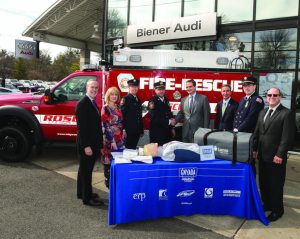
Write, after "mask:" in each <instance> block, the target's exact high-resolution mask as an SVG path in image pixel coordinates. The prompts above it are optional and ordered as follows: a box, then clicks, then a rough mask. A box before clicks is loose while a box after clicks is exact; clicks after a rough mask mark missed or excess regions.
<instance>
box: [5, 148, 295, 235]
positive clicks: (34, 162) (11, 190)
mask: <svg viewBox="0 0 300 239" xmlns="http://www.w3.org/2000/svg"><path fill="white" fill-rule="evenodd" d="M289 160H290V161H289V164H288V173H287V181H286V187H285V195H284V203H285V211H286V213H285V215H284V216H283V218H282V219H280V220H278V221H277V222H275V223H271V224H270V225H269V226H268V227H265V226H264V225H263V224H261V222H259V221H256V220H245V219H243V218H236V217H231V216H209V215H194V216H191V217H176V218H167V219H159V220H151V221H142V222H136V223H130V224H125V225H118V226H116V227H109V226H108V224H107V212H108V207H107V204H108V201H107V197H108V191H107V189H106V188H105V186H104V183H103V180H104V179H103V173H102V166H101V165H100V164H99V162H98V163H97V164H96V166H95V171H94V175H93V186H94V190H95V191H96V192H97V193H98V194H99V195H100V197H101V198H104V200H105V202H106V206H104V207H99V208H94V207H89V206H84V205H83V204H82V202H81V201H80V200H78V199H77V198H76V180H75V179H76V176H77V169H78V161H77V156H76V149H75V147H74V145H73V144H52V145H51V144H48V145H47V146H46V147H45V150H44V152H43V154H42V155H40V156H37V155H34V154H33V155H32V156H31V157H30V160H29V161H28V162H24V163H14V164H12V163H10V164H8V163H4V162H1V161H0V174H1V176H0V192H1V193H0V222H1V223H0V231H1V236H0V238H40V237H43V238H83V237H86V238H243V239H245V238H251V239H253V238H296V237H297V238H298V235H299V229H300V225H299V221H300V211H299V210H300V195H299V192H300V190H299V189H300V185H299V182H300V157H299V156H291V157H290V159H289ZM124 203H126V202H124Z"/></svg>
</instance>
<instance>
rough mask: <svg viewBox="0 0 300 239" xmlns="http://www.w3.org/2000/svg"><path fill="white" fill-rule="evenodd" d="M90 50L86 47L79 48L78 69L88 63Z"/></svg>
mask: <svg viewBox="0 0 300 239" xmlns="http://www.w3.org/2000/svg"><path fill="white" fill-rule="evenodd" d="M90 58H91V52H90V50H88V49H81V50H80V69H81V68H82V66H84V65H87V64H90Z"/></svg>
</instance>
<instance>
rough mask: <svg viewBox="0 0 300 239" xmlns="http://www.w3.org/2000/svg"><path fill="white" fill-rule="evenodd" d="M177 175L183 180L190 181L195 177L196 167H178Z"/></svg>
mask: <svg viewBox="0 0 300 239" xmlns="http://www.w3.org/2000/svg"><path fill="white" fill-rule="evenodd" d="M179 177H181V180H182V181H184V182H188V183H190V182H192V181H194V180H195V178H196V177H197V168H179Z"/></svg>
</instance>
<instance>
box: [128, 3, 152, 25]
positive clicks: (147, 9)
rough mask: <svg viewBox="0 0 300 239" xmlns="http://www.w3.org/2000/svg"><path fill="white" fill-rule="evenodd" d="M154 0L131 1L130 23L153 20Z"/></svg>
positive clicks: (135, 23)
mask: <svg viewBox="0 0 300 239" xmlns="http://www.w3.org/2000/svg"><path fill="white" fill-rule="evenodd" d="M152 8H153V0H131V1H130V17H129V19H130V25H137V24H141V23H144V22H151V21H152Z"/></svg>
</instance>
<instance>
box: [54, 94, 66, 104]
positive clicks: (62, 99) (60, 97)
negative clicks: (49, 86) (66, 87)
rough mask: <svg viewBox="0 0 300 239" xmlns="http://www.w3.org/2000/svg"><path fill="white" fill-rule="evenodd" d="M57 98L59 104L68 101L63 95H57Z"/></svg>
mask: <svg viewBox="0 0 300 239" xmlns="http://www.w3.org/2000/svg"><path fill="white" fill-rule="evenodd" d="M57 98H58V101H59V102H66V101H68V96H66V95H64V94H59V95H58V97H57Z"/></svg>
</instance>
